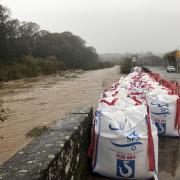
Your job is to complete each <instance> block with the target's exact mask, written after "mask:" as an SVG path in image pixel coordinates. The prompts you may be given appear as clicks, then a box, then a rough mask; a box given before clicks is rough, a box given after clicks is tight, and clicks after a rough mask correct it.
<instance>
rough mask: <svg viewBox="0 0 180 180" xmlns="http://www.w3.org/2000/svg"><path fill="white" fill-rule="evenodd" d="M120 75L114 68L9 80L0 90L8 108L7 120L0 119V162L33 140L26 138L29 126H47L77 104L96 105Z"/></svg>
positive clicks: (31, 127) (79, 105)
mask: <svg viewBox="0 0 180 180" xmlns="http://www.w3.org/2000/svg"><path fill="white" fill-rule="evenodd" d="M119 77H120V74H119V68H118V67H113V68H109V69H102V70H94V71H86V72H82V71H76V72H65V73H63V74H61V75H52V76H42V77H36V78H30V79H24V80H17V81H11V82H8V84H6V85H5V87H4V88H3V89H2V90H1V91H0V94H1V97H3V100H4V102H5V107H6V108H8V109H9V117H8V119H7V120H6V121H5V122H4V123H2V122H0V163H3V162H4V161H6V160H7V159H8V158H10V157H11V156H12V155H13V154H15V153H16V152H17V151H18V150H20V149H21V148H23V147H24V146H25V145H27V144H28V143H29V142H30V141H31V140H32V138H27V137H26V134H27V132H29V131H30V130H31V129H33V128H34V127H37V126H48V125H49V124H51V123H53V122H54V121H56V120H59V119H61V118H62V117H64V116H65V114H66V113H68V112H69V111H71V110H72V109H75V108H77V107H81V106H92V105H96V103H97V101H98V98H99V96H100V93H101V92H102V91H103V90H104V89H105V88H106V87H108V86H109V85H110V84H111V83H113V82H114V81H115V80H118V79H119Z"/></svg>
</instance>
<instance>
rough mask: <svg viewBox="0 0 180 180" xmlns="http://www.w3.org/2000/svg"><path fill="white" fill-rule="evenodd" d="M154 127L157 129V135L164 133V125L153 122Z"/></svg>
mask: <svg viewBox="0 0 180 180" xmlns="http://www.w3.org/2000/svg"><path fill="white" fill-rule="evenodd" d="M155 125H156V127H157V129H158V134H165V133H166V123H160V122H155Z"/></svg>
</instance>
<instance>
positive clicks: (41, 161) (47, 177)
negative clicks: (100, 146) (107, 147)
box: [0, 108, 93, 180]
mask: <svg viewBox="0 0 180 180" xmlns="http://www.w3.org/2000/svg"><path fill="white" fill-rule="evenodd" d="M92 116H93V110H92V108H84V109H83V108H82V109H80V110H77V111H74V112H72V113H70V114H69V115H68V116H67V117H65V118H64V119H63V120H60V121H59V122H57V123H55V124H54V125H53V126H52V127H51V128H49V129H48V130H47V131H46V132H45V133H44V134H42V135H41V136H39V137H37V138H35V139H34V140H33V141H32V142H31V143H30V144H29V145H27V146H26V147H25V148H24V149H22V150H21V151H19V152H17V154H15V155H14V156H13V157H12V158H11V159H9V160H8V161H6V162H5V163H4V164H2V165H1V166H0V179H4V180H30V179H33V180H36V179H40V180H52V179H53V180H85V179H87V176H88V174H89V173H90V172H89V171H90V167H89V165H90V164H89V160H88V158H87V156H86V152H87V147H88V145H89V141H90V128H91V121H92Z"/></svg>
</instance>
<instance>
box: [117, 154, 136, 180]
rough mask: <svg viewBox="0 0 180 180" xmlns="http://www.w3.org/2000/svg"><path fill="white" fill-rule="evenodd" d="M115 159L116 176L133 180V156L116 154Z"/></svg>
mask: <svg viewBox="0 0 180 180" xmlns="http://www.w3.org/2000/svg"><path fill="white" fill-rule="evenodd" d="M116 157H117V176H119V177H121V178H134V176H135V155H126V154H120V153H118V154H117V155H116Z"/></svg>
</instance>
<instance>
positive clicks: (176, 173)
mask: <svg viewBox="0 0 180 180" xmlns="http://www.w3.org/2000/svg"><path fill="white" fill-rule="evenodd" d="M159 178H160V180H180V139H179V138H168V137H160V138H159Z"/></svg>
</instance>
